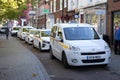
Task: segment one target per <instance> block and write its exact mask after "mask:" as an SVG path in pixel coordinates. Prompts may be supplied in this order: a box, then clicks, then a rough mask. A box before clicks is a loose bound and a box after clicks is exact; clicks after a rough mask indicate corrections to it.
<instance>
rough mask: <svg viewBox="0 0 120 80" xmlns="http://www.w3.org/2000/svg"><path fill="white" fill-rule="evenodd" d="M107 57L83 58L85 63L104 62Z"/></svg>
mask: <svg viewBox="0 0 120 80" xmlns="http://www.w3.org/2000/svg"><path fill="white" fill-rule="evenodd" d="M104 61H105V59H93V60H82V62H83V63H98V62H104Z"/></svg>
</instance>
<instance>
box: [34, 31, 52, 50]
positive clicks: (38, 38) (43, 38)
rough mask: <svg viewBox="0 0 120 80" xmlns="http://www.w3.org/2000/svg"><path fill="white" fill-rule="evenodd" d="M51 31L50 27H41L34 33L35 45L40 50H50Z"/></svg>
mask: <svg viewBox="0 0 120 80" xmlns="http://www.w3.org/2000/svg"><path fill="white" fill-rule="evenodd" d="M50 32H51V30H50V29H39V31H37V32H36V33H35V34H34V38H33V47H36V48H38V49H39V50H40V51H42V50H49V48H50Z"/></svg>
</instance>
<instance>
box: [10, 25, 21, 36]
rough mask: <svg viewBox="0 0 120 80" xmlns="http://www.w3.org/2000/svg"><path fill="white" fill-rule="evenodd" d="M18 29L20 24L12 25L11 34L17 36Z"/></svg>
mask: <svg viewBox="0 0 120 80" xmlns="http://www.w3.org/2000/svg"><path fill="white" fill-rule="evenodd" d="M19 29H20V26H14V27H12V28H11V31H10V33H11V36H17V33H18V30H19Z"/></svg>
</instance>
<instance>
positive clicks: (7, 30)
mask: <svg viewBox="0 0 120 80" xmlns="http://www.w3.org/2000/svg"><path fill="white" fill-rule="evenodd" d="M5 34H6V39H7V40H8V38H9V28H8V27H7V28H6V31H5Z"/></svg>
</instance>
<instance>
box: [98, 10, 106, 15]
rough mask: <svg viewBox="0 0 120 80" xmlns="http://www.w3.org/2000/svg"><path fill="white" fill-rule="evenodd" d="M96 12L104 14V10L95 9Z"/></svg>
mask: <svg viewBox="0 0 120 80" xmlns="http://www.w3.org/2000/svg"><path fill="white" fill-rule="evenodd" d="M96 14H99V15H102V14H105V10H97V11H96Z"/></svg>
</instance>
